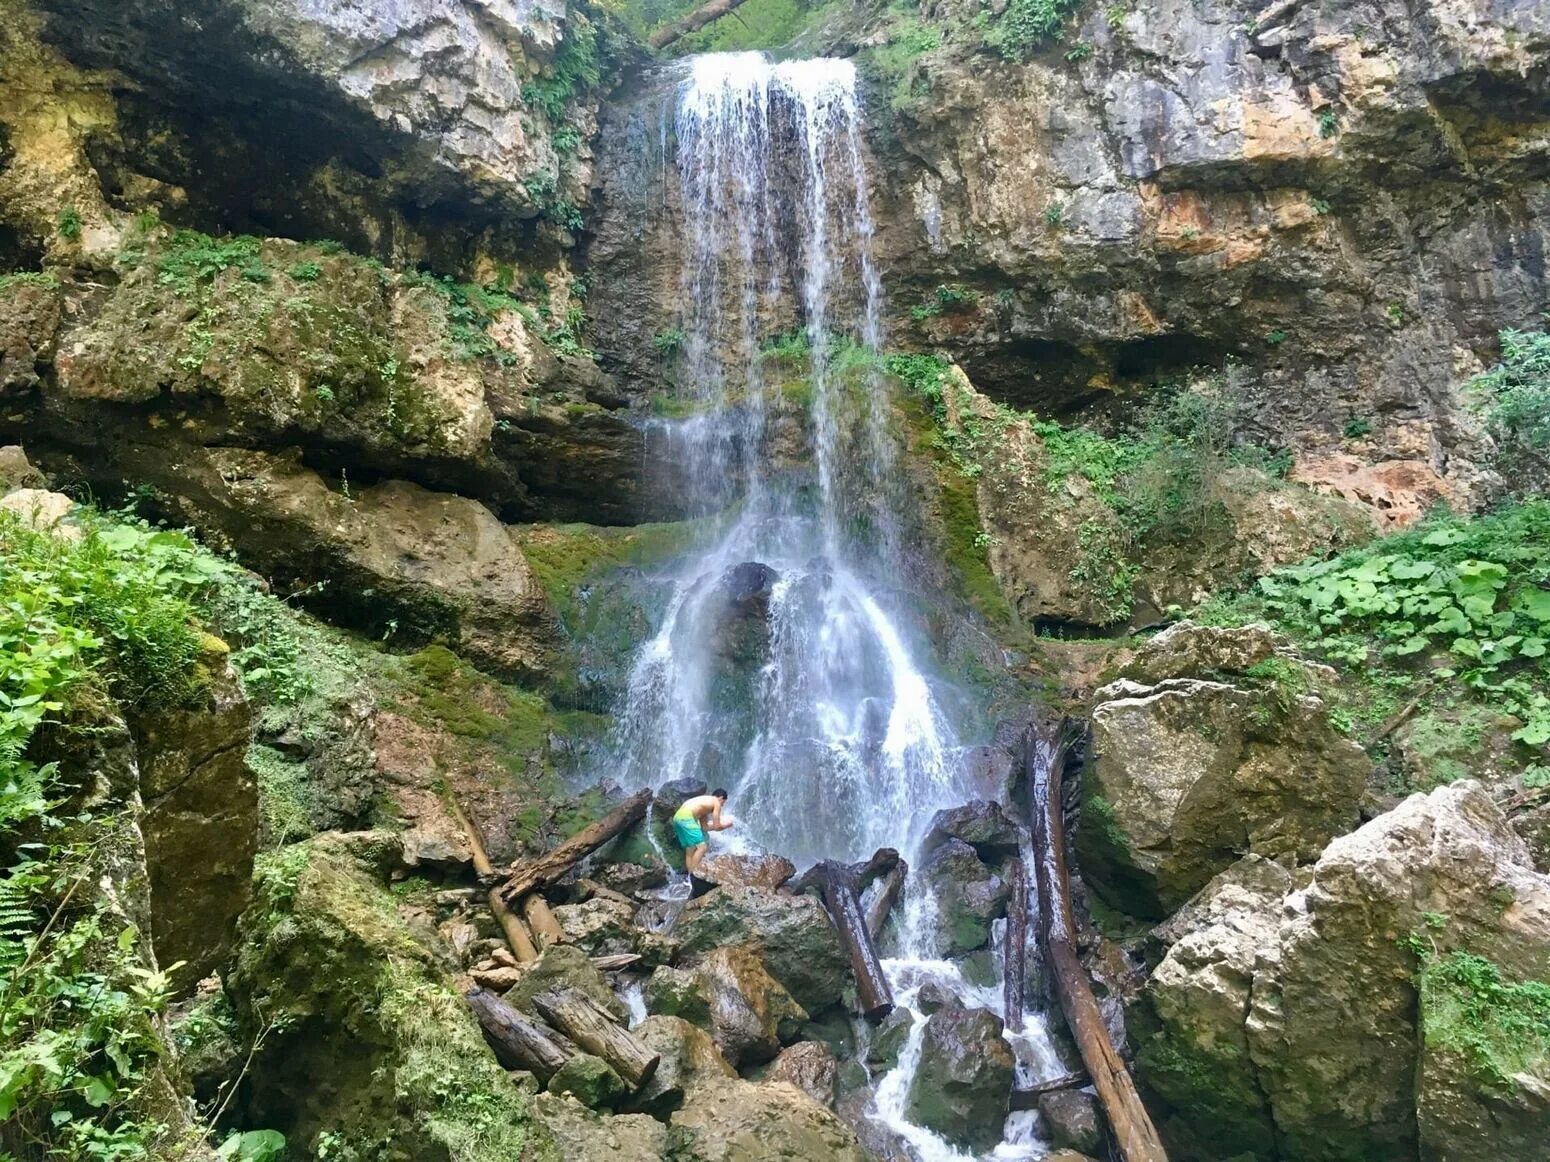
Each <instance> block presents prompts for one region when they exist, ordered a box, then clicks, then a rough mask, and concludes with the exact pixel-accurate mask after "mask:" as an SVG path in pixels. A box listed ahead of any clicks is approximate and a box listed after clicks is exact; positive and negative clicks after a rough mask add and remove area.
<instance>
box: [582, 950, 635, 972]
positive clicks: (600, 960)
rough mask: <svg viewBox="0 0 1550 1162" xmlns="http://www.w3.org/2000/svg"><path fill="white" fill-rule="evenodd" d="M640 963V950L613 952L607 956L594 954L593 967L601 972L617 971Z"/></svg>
mask: <svg viewBox="0 0 1550 1162" xmlns="http://www.w3.org/2000/svg"><path fill="white" fill-rule="evenodd" d="M638 963H640V953H638V952H611V953H609V954H608V955H607V956H594V957H593V958H592V967H593V968H595V969H597V970H598V971H599V972H616V971H618V970H619V969H621V968H629V967H630V966H631V965H632V964H638Z"/></svg>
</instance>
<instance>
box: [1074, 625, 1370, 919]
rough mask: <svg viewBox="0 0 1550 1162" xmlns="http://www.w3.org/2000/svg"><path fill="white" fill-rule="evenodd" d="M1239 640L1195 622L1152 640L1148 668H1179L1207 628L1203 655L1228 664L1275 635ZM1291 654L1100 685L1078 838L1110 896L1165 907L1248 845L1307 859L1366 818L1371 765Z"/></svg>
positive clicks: (1137, 908)
mask: <svg viewBox="0 0 1550 1162" xmlns="http://www.w3.org/2000/svg"><path fill="white" fill-rule="evenodd" d="M1228 640H1230V639H1227V638H1226V637H1224V635H1223V634H1221V633H1219V632H1217V631H1205V630H1200V629H1196V628H1193V627H1192V628H1190V629H1188V630H1185V631H1183V632H1182V633H1177V634H1176V635H1175V636H1173V637H1172V638H1170V640H1169V641H1167V642H1165V643H1164V645H1163V646H1162V647H1161V648H1159V649H1158V650H1157V651H1156V652H1155V653H1153V654H1145V653H1144V652H1143V656H1142V657H1141V658H1139V659H1138V662H1137V664H1138V666H1139V671H1138V672H1143V673H1144V672H1147V671H1148V670H1155V671H1156V672H1167V671H1168V670H1176V669H1179V668H1180V667H1181V666H1183V665H1184V664H1185V663H1184V661H1183V660H1182V659H1185V658H1188V657H1190V653H1191V648H1192V647H1191V646H1190V645H1189V642H1191V641H1200V642H1202V645H1201V647H1200V648H1199V650H1198V651H1195V653H1196V655H1197V657H1196V660H1198V661H1199V662H1200V663H1202V664H1204V665H1207V666H1211V667H1212V668H1211V669H1210V670H1208V671H1206V672H1208V673H1219V671H1218V670H1216V669H1215V666H1216V665H1217V664H1219V663H1222V662H1225V661H1228V660H1231V659H1233V658H1237V659H1238V660H1243V659H1246V658H1249V657H1253V656H1255V655H1256V654H1257V653H1258V652H1259V651H1260V650H1261V649H1262V648H1263V646H1264V644H1265V635H1264V631H1263V630H1262V629H1259V630H1256V629H1253V628H1251V629H1249V630H1247V631H1243V632H1242V634H1241V636H1239V637H1238V639H1237V640H1238V641H1239V643H1240V646H1241V648H1239V649H1238V652H1237V653H1236V654H1235V653H1233V652H1232V650H1233V649H1234V648H1237V647H1229V645H1228V644H1227V642H1228ZM1190 664H1191V665H1193V664H1194V663H1193V662H1191V663H1190ZM1280 664H1281V665H1282V666H1284V667H1285V669H1284V672H1281V671H1277V672H1275V673H1273V674H1271V676H1270V677H1269V678H1268V679H1259V678H1256V677H1253V676H1247V677H1244V676H1236V677H1232V678H1231V680H1230V681H1224V680H1217V679H1216V678H1206V677H1167V678H1162V679H1160V680H1159V681H1158V682H1157V683H1156V684H1155V685H1142V684H1139V683H1137V682H1135V681H1133V680H1131V679H1128V678H1122V679H1120V680H1119V681H1117V682H1114V683H1112V684H1110V685H1108V686H1106V687H1104V688H1103V689H1101V690H1099V691H1098V693H1097V695H1096V700H1097V705H1096V706H1095V707H1094V708H1093V714H1092V720H1093V745H1092V753H1091V760H1090V762H1089V765H1088V769H1087V771H1086V772H1085V773H1084V775H1083V781H1082V796H1083V814H1082V820H1081V826H1080V828H1079V830H1078V845H1079V850H1080V851H1081V853H1082V866H1083V871H1084V873H1085V874H1086V876H1087V878H1088V880H1089V882H1090V883H1092V884H1093V886H1094V887H1095V888H1097V889H1098V891H1099V892H1100V893H1101V894H1102V895H1104V896H1105V898H1106V899H1108V900H1109V901H1110V903H1112V904H1114V905H1115V906H1117V907H1120V908H1121V909H1122V910H1129V911H1132V912H1134V913H1135V914H1138V915H1149V916H1154V917H1157V916H1161V915H1163V914H1164V913H1165V912H1166V911H1167V910H1168V909H1170V908H1173V907H1176V906H1177V905H1178V904H1180V903H1182V902H1183V901H1184V900H1186V899H1188V898H1189V897H1190V895H1192V894H1193V893H1194V892H1196V891H1198V890H1199V889H1200V888H1201V887H1202V886H1203V885H1204V884H1205V883H1206V881H1207V880H1209V879H1210V878H1211V876H1212V875H1214V874H1215V873H1216V872H1218V871H1220V870H1221V869H1223V868H1224V867H1226V866H1227V865H1228V864H1230V863H1232V862H1233V861H1234V859H1236V858H1237V856H1238V855H1240V854H1242V853H1244V852H1254V853H1256V854H1261V855H1267V856H1270V857H1273V858H1281V859H1285V860H1289V861H1294V862H1295V861H1302V862H1307V861H1309V860H1311V859H1313V858H1314V857H1315V856H1316V855H1317V854H1318V852H1319V851H1320V850H1321V849H1322V848H1323V846H1324V844H1325V843H1326V842H1328V841H1329V839H1330V838H1331V837H1333V836H1335V835H1339V834H1341V833H1343V832H1345V831H1348V830H1350V829H1351V828H1353V827H1354V826H1355V825H1356V822H1357V806H1358V802H1359V800H1360V796H1361V793H1362V790H1363V787H1364V785H1365V781H1366V777H1367V772H1368V771H1369V769H1370V766H1371V764H1370V763H1369V762H1368V760H1367V757H1366V755H1365V753H1364V752H1363V751H1362V749H1361V748H1360V747H1359V746H1357V745H1356V744H1355V743H1354V742H1351V741H1350V740H1349V739H1346V738H1344V737H1342V736H1341V735H1339V734H1338V733H1336V731H1335V730H1334V729H1333V728H1332V727H1331V726H1330V724H1329V721H1328V717H1327V714H1326V712H1325V707H1324V703H1323V701H1322V700H1321V699H1320V698H1318V697H1317V696H1316V695H1313V694H1310V693H1304V692H1301V691H1300V689H1299V685H1298V683H1300V684H1301V685H1305V684H1306V678H1300V675H1301V674H1302V670H1301V669H1300V668H1299V667H1298V665H1297V664H1296V663H1293V662H1290V661H1284V660H1283V661H1282V662H1281V663H1280Z"/></svg>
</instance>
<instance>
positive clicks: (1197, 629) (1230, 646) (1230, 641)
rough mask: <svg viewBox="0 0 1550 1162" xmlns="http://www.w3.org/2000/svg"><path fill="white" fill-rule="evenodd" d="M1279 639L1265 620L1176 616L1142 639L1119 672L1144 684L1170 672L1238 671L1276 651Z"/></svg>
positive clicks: (1210, 673) (1190, 674)
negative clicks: (1215, 621)
mask: <svg viewBox="0 0 1550 1162" xmlns="http://www.w3.org/2000/svg"><path fill="white" fill-rule="evenodd" d="M1281 644H1283V643H1282V640H1281V639H1278V638H1277V637H1276V635H1275V634H1274V633H1273V632H1271V630H1270V627H1269V626H1266V625H1240V626H1217V625H1197V624H1195V623H1194V622H1192V621H1179V622H1175V623H1174V624H1173V625H1170V626H1169V627H1168V628H1167V629H1165V630H1163V631H1162V632H1161V633H1159V634H1156V635H1155V636H1153V637H1151V638H1148V639H1147V640H1146V641H1145V642H1143V643H1142V645H1141V647H1140V648H1139V649H1137V650H1136V652H1135V653H1134V654H1132V655H1131V656H1130V658H1129V660H1127V661H1126V662H1125V664H1124V665H1123V666H1122V667H1121V668H1120V671H1119V675H1118V676H1119V677H1121V678H1129V679H1130V680H1131V681H1132V682H1139V683H1140V684H1141V685H1143V686H1155V685H1157V683H1159V682H1165V681H1167V680H1168V679H1169V678H1207V677H1212V676H1217V675H1224V674H1242V673H1244V672H1246V671H1247V670H1249V669H1250V668H1252V667H1254V666H1257V665H1259V664H1260V663H1261V662H1264V661H1268V660H1269V659H1270V658H1272V657H1274V656H1275V653H1276V649H1277V647H1278V646H1280V645H1281Z"/></svg>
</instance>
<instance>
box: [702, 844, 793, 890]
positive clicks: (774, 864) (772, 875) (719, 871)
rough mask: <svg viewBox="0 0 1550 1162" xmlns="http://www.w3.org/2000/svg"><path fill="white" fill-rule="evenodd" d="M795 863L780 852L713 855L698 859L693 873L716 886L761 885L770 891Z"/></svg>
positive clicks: (790, 872) (745, 886)
mask: <svg viewBox="0 0 1550 1162" xmlns="http://www.w3.org/2000/svg"><path fill="white" fill-rule="evenodd" d="M796 871H797V869H796V865H795V864H793V863H792V862H791V861H790V860H789V859H787V858H786V857H785V856H781V855H733V854H730V853H729V854H726V855H713V856H709V857H708V858H706V859H704V860H702V861H701V862H700V866H699V868H698V869H697V870H696V871H695V873H694V874H695V876H696V877H697V878H699V879H702V880H705V881H706V882H707V883H712V884H715V885H717V886H718V887H734V888H765V889H767V890H769V891H774V890H775V889H776V888H778V887H780V886H781V885H782V884H784V883H785V882H786V881H787V880H789V879H790V878H791V877H792V876H794V875H796Z"/></svg>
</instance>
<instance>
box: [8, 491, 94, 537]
mask: <svg viewBox="0 0 1550 1162" xmlns="http://www.w3.org/2000/svg"><path fill="white" fill-rule="evenodd" d="M74 511H75V501H73V500H71V499H70V498H69V497H68V496H66V495H65V494H64V493H62V492H50V491H48V489H46V488H15V489H12V490H11V491H10V492H7V493H6V494H5V495H4V496H0V512H8V513H11V514H12V515H13V516H15V517H16V519H17V520H18V521H20V522H21V523H22V524H24V525H26V526H27V527H28V528H31V529H36V530H37V531H38V532H40V533H53V534H54V535H55V536H57V537H60V538H62V539H63V540H67V541H78V540H80V539H81V535H82V534H81V529H80V527H79V526H77V525H75V524H72V523H70V519H69V518H70V514H71V513H72V512H74Z"/></svg>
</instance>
